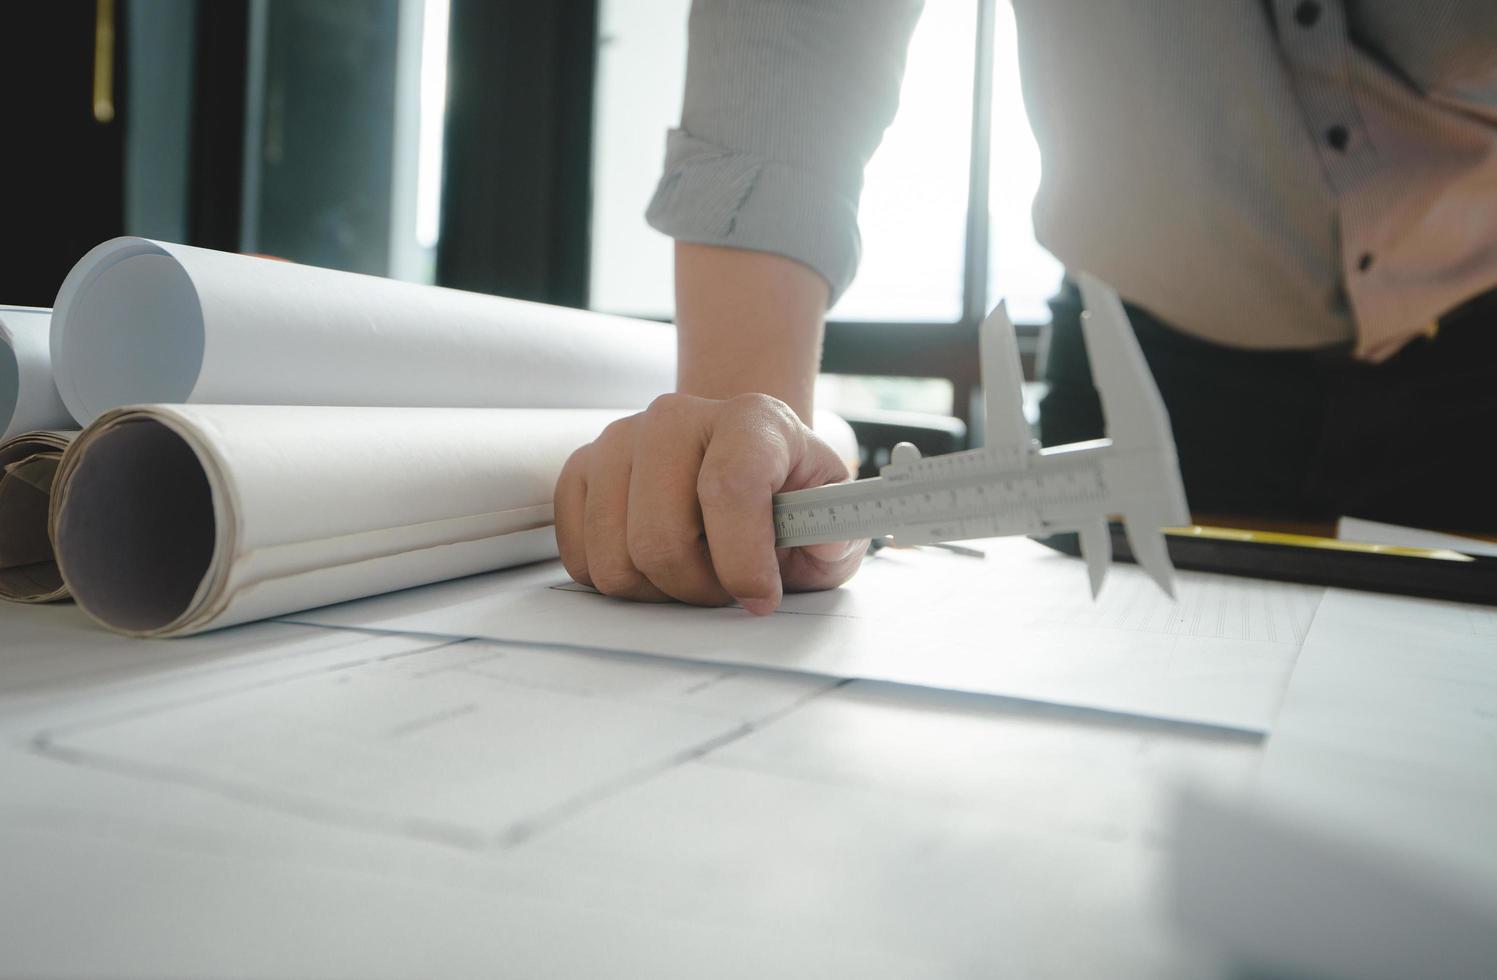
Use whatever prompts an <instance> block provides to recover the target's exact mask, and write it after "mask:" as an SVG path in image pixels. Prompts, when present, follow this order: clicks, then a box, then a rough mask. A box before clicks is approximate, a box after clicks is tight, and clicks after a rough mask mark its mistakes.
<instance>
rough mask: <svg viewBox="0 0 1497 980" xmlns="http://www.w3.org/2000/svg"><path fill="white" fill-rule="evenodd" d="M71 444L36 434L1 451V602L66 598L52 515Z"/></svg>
mask: <svg viewBox="0 0 1497 980" xmlns="http://www.w3.org/2000/svg"><path fill="white" fill-rule="evenodd" d="M69 439H70V436H69V435H65V434H53V433H36V434H33V435H27V436H24V437H22V438H19V439H12V440H10V441H9V442H6V443H4V444H3V445H0V599H6V600H8V601H10V602H28V603H34V602H52V601H55V600H57V599H62V598H66V596H67V589H66V588H65V587H64V586H63V582H62V574H61V573H60V572H59V571H58V568H57V560H56V556H55V555H54V554H53V552H52V539H51V537H50V536H49V535H48V533H47V511H48V506H49V503H50V501H51V496H52V486H53V480H54V478H55V477H56V475H57V467H58V464H59V463H60V462H61V460H62V450H63V448H64V447H66V445H67V443H68V441H69Z"/></svg>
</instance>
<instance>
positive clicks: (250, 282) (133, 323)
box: [52, 238, 675, 424]
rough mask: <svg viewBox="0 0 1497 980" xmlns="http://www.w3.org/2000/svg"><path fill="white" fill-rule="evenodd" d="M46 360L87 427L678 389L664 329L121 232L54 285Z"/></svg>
mask: <svg viewBox="0 0 1497 980" xmlns="http://www.w3.org/2000/svg"><path fill="white" fill-rule="evenodd" d="M52 358H53V363H54V364H55V365H56V372H57V386H58V390H59V391H60V392H61V393H62V400H63V401H64V402H65V403H66V404H67V406H68V408H69V409H71V410H72V411H73V413H74V415H75V416H76V417H77V418H78V420H79V421H80V422H82V423H84V424H87V423H88V422H91V421H93V420H94V419H96V418H98V416H99V415H100V414H102V413H103V412H105V411H107V410H108V409H111V408H117V407H119V406H122V405H132V404H138V403H144V402H169V403H197V404H210V403H211V404H241V405H381V406H383V405H390V406H436V407H454V408H457V407H474V408H479V407H481V408H642V407H644V406H645V405H647V404H648V403H649V402H650V400H651V399H652V398H653V397H654V396H656V395H658V394H660V393H662V392H665V391H670V390H671V389H672V387H673V385H674V381H675V331H674V329H673V328H671V327H670V326H668V325H665V324H660V323H654V322H650V321H646V320H632V319H626V318H624V317H615V316H607V315H604V314H600V313H590V312H587V311H583V310H573V309H566V308H563V307H556V306H546V305H542V304H539V303H527V302H522V301H519V300H511V299H501V298H499V297H495V296H486V295H480V294H477V293H467V292H460V291H458V290H453V289H442V288H439V287H436V286H420V285H414V284H412V283H406V282H397V281H395V280H391V279H380V278H375V277H372V276H363V275H356V274H354V273H348V272H335V271H331V270H328V269H318V268H314V267H312V266H305V265H296V264H294V263H290V262H276V261H271V260H269V259H262V258H254V257H250V256H244V255H232V254H229V253H225V252H215V251H211V250H208V249H201V248H192V247H190V246H186V245H171V244H166V243H163V242H153V241H148V240H146V239H143V238H117V239H114V240H112V241H108V242H105V243H104V244H102V245H99V246H98V247H96V248H94V249H93V250H92V251H90V252H89V253H88V254H87V255H85V256H84V257H83V258H82V259H81V260H80V261H79V262H78V264H77V265H76V266H74V268H73V270H72V272H70V273H69V274H68V277H67V279H66V280H65V281H64V282H63V285H62V289H61V291H60V292H59V293H58V296H57V306H56V309H55V311H54V319H53V330H52Z"/></svg>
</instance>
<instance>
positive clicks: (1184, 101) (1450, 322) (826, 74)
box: [556, 0, 1497, 613]
mask: <svg viewBox="0 0 1497 980" xmlns="http://www.w3.org/2000/svg"><path fill="white" fill-rule="evenodd" d="M920 6H921V5H920V3H919V2H916V0H819V2H818V0H800V2H797V0H696V3H695V4H694V6H693V9H692V13H691V19H690V25H689V39H690V40H689V44H690V48H689V57H688V65H687V81H686V95H685V102H684V108H683V111H682V118H681V125H680V127H679V128H678V129H675V130H673V131H672V132H671V133H670V134H669V138H668V142H667V152H666V163H665V174H664V176H663V177H662V179H661V181H660V184H659V187H658V189H657V191H656V194H655V196H654V199H653V201H652V202H651V204H650V206H649V211H648V219H649V221H650V223H651V224H652V225H653V226H654V227H655V228H657V229H659V230H660V231H663V232H665V233H666V234H668V235H671V236H672V237H674V238H675V240H676V254H675V265H676V304H677V305H676V312H677V324H678V327H679V338H680V339H679V368H678V379H677V393H675V394H672V395H667V396H665V397H663V398H661V399H659V400H658V401H656V402H655V403H654V404H653V405H651V406H650V408H649V409H648V410H647V411H645V412H642V413H640V414H638V415H635V416H633V417H631V418H628V419H625V420H623V421H621V422H618V423H616V424H614V425H613V426H611V427H610V428H609V429H608V430H607V431H606V432H605V433H603V435H602V436H601V437H600V438H599V439H598V440H597V441H595V442H593V443H592V444H591V445H588V446H585V447H583V448H582V449H580V450H578V451H577V453H576V454H575V455H573V457H572V458H571V460H570V461H569V462H568V464H567V466H566V468H565V470H564V472H563V473H562V475H561V478H560V481H559V483H558V485H557V490H556V507H557V515H556V516H557V538H558V543H559V545H560V549H561V556H562V560H563V562H564V563H565V565H566V567H567V570H568V571H569V573H570V574H571V575H572V577H573V578H575V579H577V580H578V581H579V582H582V583H584V584H590V585H593V586H595V587H596V588H598V589H599V590H601V591H603V592H605V593H607V594H609V595H614V596H622V597H627V598H632V599H640V600H657V601H658V600H667V599H677V600H682V601H685V602H691V603H704V604H714V603H726V602H729V601H732V600H737V601H739V602H740V603H741V604H742V605H743V606H744V607H745V608H747V609H748V610H750V611H751V612H755V613H765V612H769V611H771V610H773V609H774V608H775V606H776V605H777V604H778V602H779V600H780V598H781V595H782V593H783V591H784V590H796V589H818V588H828V587H833V586H836V585H838V584H840V583H841V582H843V581H845V580H846V579H847V578H849V577H850V576H851V575H852V574H853V573H854V572H855V570H856V569H857V567H858V563H859V560H860V558H861V555H862V552H863V548H862V543H860V542H854V543H849V544H848V545H845V546H843V545H818V546H815V547H812V548H803V549H783V550H781V551H779V552H777V551H776V550H775V548H774V534H773V530H772V526H771V518H770V497H771V495H772V494H773V493H775V492H778V491H781V490H793V489H799V488H802V487H807V486H814V485H818V484H821V483H826V482H830V481H834V480H841V479H845V478H846V477H847V474H846V472H845V468H844V465H843V464H842V463H841V462H840V461H839V460H838V459H837V457H836V454H835V453H833V452H832V451H831V450H830V449H829V448H828V447H827V446H826V444H825V443H823V442H822V441H821V440H820V439H818V438H817V436H816V435H815V433H813V432H812V431H811V430H810V428H809V427H808V425H807V423H808V421H809V419H810V418H811V410H812V390H813V383H814V380H815V376H816V372H817V368H818V362H819V357H820V346H821V338H822V329H823V321H824V316H825V311H826V310H827V308H828V307H829V306H830V305H831V304H832V303H834V302H835V301H836V300H837V298H838V296H840V295H841V293H842V292H843V290H845V289H846V288H847V286H848V284H849V283H850V282H851V281H852V278H853V275H854V272H855V270H856V268H857V264H858V254H859V239H858V228H857V207H858V197H859V192H860V189H861V184H862V175H863V168H864V166H865V164H866V163H867V162H868V160H869V158H870V156H871V155H872V154H873V152H874V150H875V149H876V147H877V145H878V143H879V140H880V138H881V137H882V134H883V131H884V129H885V128H886V127H887V126H888V124H889V122H890V121H891V120H892V118H893V116H894V113H895V110H896V108H897V105H898V99H899V85H900V79H901V75H902V73H903V69H904V58H905V50H906V47H907V44H908V41H909V37H910V33H911V31H912V29H913V27H914V24H915V21H916V19H917V17H918V15H919V11H920ZM1013 7H1014V14H1015V19H1016V23H1017V27H1018V36H1019V57H1020V72H1021V75H1022V78H1023V86H1024V96H1025V101H1026V105H1027V107H1028V112H1029V116H1030V120H1031V122H1032V125H1033V129H1034V134H1035V138H1036V140H1037V142H1038V144H1039V147H1040V152H1041V158H1042V169H1043V176H1042V182H1041V186H1040V189H1039V192H1038V194H1037V196H1036V198H1035V202H1034V223H1035V231H1036V235H1037V237H1038V239H1039V240H1040V242H1041V243H1042V244H1044V245H1045V246H1046V247H1048V248H1049V249H1050V250H1051V251H1052V252H1053V253H1054V254H1055V255H1056V256H1057V257H1058V258H1059V259H1060V260H1061V261H1062V262H1063V263H1065V264H1066V266H1067V267H1068V268H1072V269H1084V270H1087V271H1089V272H1091V273H1093V274H1095V275H1097V276H1100V277H1101V278H1103V279H1105V280H1107V281H1108V282H1110V283H1111V284H1112V285H1113V286H1114V287H1115V288H1116V289H1117V290H1118V291H1119V293H1120V294H1121V295H1122V296H1123V297H1124V299H1125V300H1126V301H1127V303H1128V311H1129V315H1130V318H1131V320H1132V323H1133V326H1134V329H1135V332H1136V333H1137V335H1138V339H1139V342H1140V344H1141V345H1142V347H1143V350H1144V353H1145V356H1146V358H1147V359H1148V362H1149V365H1150V367H1151V369H1152V371H1153V373H1154V375H1155V378H1156V380H1157V382H1158V384H1159V387H1160V390H1161V393H1162V395H1163V397H1164V400H1165V403H1166V406H1167V407H1168V409H1169V412H1170V419H1171V424H1172V426H1173V429H1174V435H1175V439H1176V442H1177V445H1178V450H1179V458H1180V465H1181V471H1182V475H1183V477H1184V481H1185V487H1186V492H1187V495H1188V497H1189V499H1190V501H1191V504H1192V507H1193V510H1194V511H1195V512H1196V513H1197V514H1202V513H1205V514H1219V515H1233V516H1238V517H1243V516H1252V517H1255V518H1270V519H1278V520H1283V521H1301V522H1319V521H1328V520H1333V519H1334V518H1335V517H1337V516H1338V515H1341V514H1352V515H1356V516H1360V517H1366V518H1371V519H1376V520H1384V521H1390V522H1394V523H1402V524H1412V525H1417V526H1424V527H1436V528H1449V529H1460V530H1468V531H1493V530H1497V480H1494V479H1493V476H1494V465H1493V463H1492V455H1493V449H1492V447H1493V444H1494V441H1497V3H1492V2H1491V0H1429V2H1425V3H1406V2H1401V0H1360V2H1349V0H1348V2H1342V0H1261V2H1248V0H1239V2H1233V3H1227V2H1222V0H1214V2H1206V3H1202V2H1200V0H1159V2H1155V3H1148V4H1137V3H1127V2H1122V0H1105V2H1096V0H1013ZM995 152H999V153H1001V152H1002V148H1001V147H998V148H996V149H995ZM993 193H994V194H1002V193H1004V188H1002V187H995V188H994V189H993ZM1052 310H1053V324H1052V339H1051V347H1050V352H1049V356H1048V360H1047V373H1046V378H1045V380H1046V381H1047V382H1048V383H1049V392H1048V394H1047V396H1046V398H1045V399H1044V401H1043V403H1042V406H1041V417H1040V430H1041V431H1040V435H1041V439H1042V441H1043V442H1045V443H1046V444H1059V443H1067V442H1074V441H1077V440H1081V439H1087V438H1094V437H1096V436H1098V435H1100V434H1101V433H1102V428H1103V424H1102V418H1101V411H1100V408H1099V405H1098V401H1097V397H1096V393H1095V391H1094V390H1093V389H1092V387H1091V382H1090V374H1089V367H1088V364H1087V359H1086V352H1085V348H1084V346H1083V345H1082V342H1081V337H1080V327H1079V314H1080V308H1079V298H1078V295H1077V292H1076V290H1075V289H1074V287H1072V286H1071V285H1070V284H1069V283H1067V284H1065V285H1063V287H1062V289H1061V292H1060V294H1059V295H1058V296H1056V297H1055V299H1054V300H1053V302H1052Z"/></svg>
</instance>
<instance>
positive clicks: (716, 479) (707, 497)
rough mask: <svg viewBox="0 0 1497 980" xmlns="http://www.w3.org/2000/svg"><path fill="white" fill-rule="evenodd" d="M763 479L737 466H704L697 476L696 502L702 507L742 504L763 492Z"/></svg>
mask: <svg viewBox="0 0 1497 980" xmlns="http://www.w3.org/2000/svg"><path fill="white" fill-rule="evenodd" d="M764 486H765V485H764V479H763V477H762V476H760V475H759V474H758V473H755V472H753V471H752V470H748V469H745V468H743V467H738V466H704V467H702V469H701V471H700V472H699V473H698V474H697V500H698V501H700V502H701V504H702V506H703V507H713V506H716V505H720V504H734V503H742V502H743V501H745V500H751V499H753V498H754V497H755V496H758V495H760V494H762V492H763V491H764Z"/></svg>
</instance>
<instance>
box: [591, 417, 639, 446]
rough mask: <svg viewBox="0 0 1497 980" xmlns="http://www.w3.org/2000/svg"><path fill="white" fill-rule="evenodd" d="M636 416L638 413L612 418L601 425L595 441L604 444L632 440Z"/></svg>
mask: <svg viewBox="0 0 1497 980" xmlns="http://www.w3.org/2000/svg"><path fill="white" fill-rule="evenodd" d="M638 418H639V416H638V415H630V416H627V417H625V418H621V419H614V420H613V421H612V422H609V423H608V424H607V425H605V426H604V427H603V431H602V432H600V433H599V434H598V438H597V442H598V443H601V444H604V445H615V444H619V443H628V442H633V440H634V426H635V422H636V420H637V419H638Z"/></svg>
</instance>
